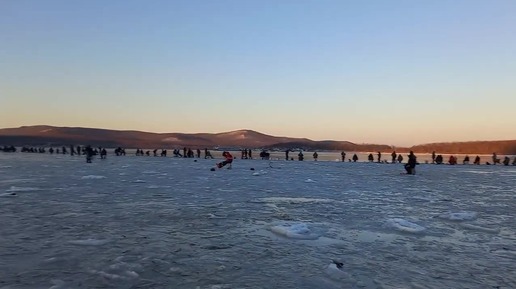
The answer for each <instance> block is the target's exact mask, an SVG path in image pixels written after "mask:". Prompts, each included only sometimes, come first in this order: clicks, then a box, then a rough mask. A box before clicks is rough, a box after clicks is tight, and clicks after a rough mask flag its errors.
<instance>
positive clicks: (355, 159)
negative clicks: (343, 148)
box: [353, 154, 358, 163]
mask: <svg viewBox="0 0 516 289" xmlns="http://www.w3.org/2000/svg"><path fill="white" fill-rule="evenodd" d="M357 161H358V156H357V154H354V155H353V162H354V163H356V162H357Z"/></svg>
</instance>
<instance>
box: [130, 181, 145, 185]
mask: <svg viewBox="0 0 516 289" xmlns="http://www.w3.org/2000/svg"><path fill="white" fill-rule="evenodd" d="M132 182H133V183H136V184H140V183H146V181H144V180H134V181H132Z"/></svg>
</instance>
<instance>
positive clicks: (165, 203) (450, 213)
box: [0, 152, 516, 289]
mask: <svg viewBox="0 0 516 289" xmlns="http://www.w3.org/2000/svg"><path fill="white" fill-rule="evenodd" d="M320 155H323V153H322V152H321V154H320ZM334 158H335V157H333V156H332V157H331V158H329V160H331V161H318V162H313V161H312V162H310V161H305V162H298V161H289V162H287V161H274V162H270V161H262V160H240V159H236V160H235V161H234V162H233V169H232V170H217V171H215V172H211V171H210V170H209V169H210V168H211V167H213V165H214V163H215V162H217V161H219V160H218V159H216V160H204V159H198V161H197V162H192V160H191V159H181V158H170V157H169V158H161V157H156V158H154V157H135V156H134V157H133V156H131V157H130V156H126V157H115V156H112V155H108V159H107V160H102V161H101V160H99V159H94V160H93V163H91V164H86V161H85V158H84V157H82V156H81V157H78V156H74V157H71V156H60V158H59V159H57V158H56V157H55V155H54V156H50V155H40V154H22V153H15V154H2V153H0V164H1V166H3V167H4V168H5V169H4V170H2V171H1V174H0V194H1V195H0V196H2V197H1V198H0V220H2V223H1V225H0V288H2V287H5V288H16V289H18V288H31V289H32V288H51V287H53V288H54V289H57V288H63V289H64V288H124V289H125V288H127V289H129V288H185V289H196V288H199V289H207V288H299V289H317V288H324V289H328V288H335V289H337V288H340V289H342V288H351V289H359V288H360V289H362V288H365V289H380V288H382V289H387V288H426V289H428V288H436V289H437V288H439V289H441V288H457V289H465V288H472V289H477V288H478V289H484V288H516V275H515V274H514V272H516V245H515V244H516V218H515V217H514V212H515V211H516V210H515V209H516V204H515V202H516V201H515V197H514V196H515V195H516V192H515V186H514V180H515V179H514V177H515V174H514V167H505V166H473V165H471V166H462V165H457V166H446V165H442V166H437V165H424V164H423V165H420V166H418V168H417V170H418V174H417V175H415V176H407V175H400V173H403V171H404V169H403V165H398V164H397V165H385V164H376V163H374V164H369V163H348V162H334V161H333V159H334ZM321 159H322V158H321ZM43 164H44V165H46V167H43V166H42V165H43ZM7 167H8V168H7ZM250 168H254V169H255V170H254V171H251V170H250ZM253 173H260V174H259V175H258V176H253ZM83 176H103V177H104V178H89V179H84V180H82V177H83ZM308 179H310V180H315V182H313V183H306V182H305V181H307V180H308ZM137 180H139V182H145V183H144V184H141V183H139V182H136V183H135V182H134V181H137ZM31 191H36V193H30V192H31ZM13 193H14V194H16V195H11V194H13ZM421 228H426V229H425V230H423V231H420V230H421ZM413 232H415V233H413ZM332 259H334V260H343V262H344V267H343V268H337V267H336V266H335V265H334V264H331V263H330V264H329V261H330V260H332ZM54 286H55V287H54Z"/></svg>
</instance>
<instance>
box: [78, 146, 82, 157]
mask: <svg viewBox="0 0 516 289" xmlns="http://www.w3.org/2000/svg"><path fill="white" fill-rule="evenodd" d="M77 154H78V155H82V151H81V146H77Z"/></svg>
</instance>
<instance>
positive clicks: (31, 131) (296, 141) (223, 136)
mask: <svg viewBox="0 0 516 289" xmlns="http://www.w3.org/2000/svg"><path fill="white" fill-rule="evenodd" d="M87 144H91V145H93V146H102V147H108V148H114V147H119V146H120V147H124V148H145V149H153V148H158V149H161V148H167V149H170V148H181V147H184V146H186V147H192V148H205V147H206V148H214V147H221V148H255V149H256V148H266V149H287V148H290V149H293V148H302V149H305V150H337V151H339V150H344V151H348V152H349V151H361V152H375V151H382V152H389V151H391V150H392V149H393V147H392V146H389V145H381V144H355V143H352V142H348V141H333V140H325V141H314V140H310V139H307V138H290V137H278V136H271V135H266V134H263V133H259V132H256V131H253V130H236V131H231V132H223V133H192V134H187V133H150V132H142V131H130V130H127V131H121V130H109V129H97V128H81V127H55V126H46V125H37V126H22V127H19V128H5V129H0V146H4V145H14V146H69V145H87ZM409 150H413V151H414V152H416V153H430V152H432V151H436V152H437V153H453V154H457V153H470V154H474V153H476V154H490V153H493V152H497V153H498V154H516V140H504V141H474V142H450V143H432V144H422V145H416V146H413V147H410V148H403V147H396V151H398V152H406V151H409Z"/></svg>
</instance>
